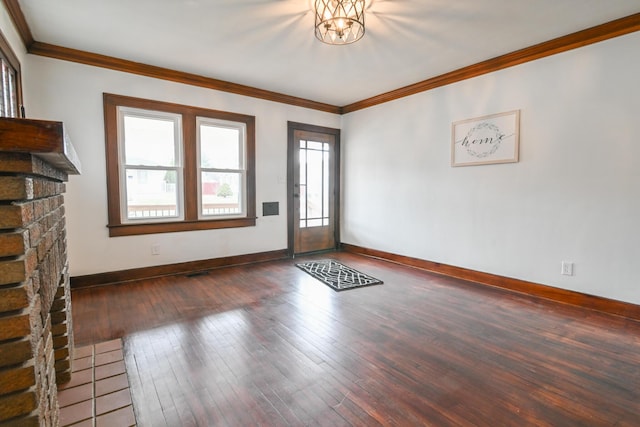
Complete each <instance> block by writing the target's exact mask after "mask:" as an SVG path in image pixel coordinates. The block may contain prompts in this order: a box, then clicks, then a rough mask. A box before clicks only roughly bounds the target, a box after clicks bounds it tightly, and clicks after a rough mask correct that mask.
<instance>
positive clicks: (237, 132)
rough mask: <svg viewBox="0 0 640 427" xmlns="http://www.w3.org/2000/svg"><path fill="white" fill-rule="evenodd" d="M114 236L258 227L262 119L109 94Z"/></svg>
mask: <svg viewBox="0 0 640 427" xmlns="http://www.w3.org/2000/svg"><path fill="white" fill-rule="evenodd" d="M104 109H105V132H106V147H107V187H108V188H107V192H108V201H109V224H108V227H109V234H110V236H123V235H134V234H149V233H164V232H174V231H187V230H203V229H212V228H229V227H246V226H252V225H255V158H254V157H255V118H254V117H253V116H247V115H242V114H235V113H228V112H222V111H216V110H208V109H203V108H196V107H189V106H184V105H178V104H170V103H165V102H158V101H149V100H144V99H138V98H130V97H124V96H119V95H111V94H105V95H104Z"/></svg>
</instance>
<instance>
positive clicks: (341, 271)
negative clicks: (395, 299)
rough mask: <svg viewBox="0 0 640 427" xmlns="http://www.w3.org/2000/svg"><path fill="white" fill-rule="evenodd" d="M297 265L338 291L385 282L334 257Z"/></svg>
mask: <svg viewBox="0 0 640 427" xmlns="http://www.w3.org/2000/svg"><path fill="white" fill-rule="evenodd" d="M296 266H297V267H299V268H301V269H302V270H304V271H306V272H307V273H309V274H310V275H312V276H313V277H315V278H316V279H318V280H320V281H321V282H323V283H324V284H326V285H329V286H331V287H332V288H333V289H335V290H336V291H343V290H345V289H352V288H358V287H360V286H369V285H381V284H382V283H383V282H382V280H378V279H376V278H375V277H371V276H369V275H367V274H364V273H360V272H359V271H357V270H354V269H353V268H351V267H347V266H346V265H344V264H340V263H339V262H337V261H334V260H332V259H325V260H320V261H309V262H303V263H300V264H296Z"/></svg>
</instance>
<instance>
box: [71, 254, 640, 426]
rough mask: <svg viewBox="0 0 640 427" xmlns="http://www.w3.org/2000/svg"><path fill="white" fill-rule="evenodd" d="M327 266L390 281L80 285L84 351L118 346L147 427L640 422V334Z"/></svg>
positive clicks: (212, 276)
mask: <svg viewBox="0 0 640 427" xmlns="http://www.w3.org/2000/svg"><path fill="white" fill-rule="evenodd" d="M323 258H334V259H338V260H340V261H342V262H343V263H345V264H347V265H349V266H351V267H353V268H356V269H358V270H360V271H362V272H365V273H368V274H370V275H372V276H375V277H377V278H379V279H382V280H383V281H384V282H385V284H384V285H377V286H370V287H366V288H360V289H353V290H348V291H343V292H335V291H333V290H332V289H330V288H329V287H328V286H326V285H324V284H322V283H321V282H319V281H317V280H315V279H313V278H312V277H311V276H309V275H307V274H306V273H304V272H303V271H301V270H300V269H298V268H296V267H295V266H294V263H295V261H293V260H284V261H277V262H268V263H262V264H255V265H250V266H243V267H232V268H223V269H218V270H212V271H210V272H209V274H208V275H202V276H196V277H191V278H189V277H185V276H176V277H165V278H159V279H154V280H144V281H138V282H131V283H128V284H121V285H113V286H105V287H100V288H93V289H83V290H78V291H74V293H73V320H74V333H75V339H76V343H77V345H83V344H90V343H95V342H100V341H104V340H109V339H113V338H118V337H123V339H124V346H125V360H126V366H127V370H128V373H129V381H130V384H131V393H132V397H133V404H134V408H135V411H136V414H137V418H138V425H140V426H153V427H156V426H169V427H175V426H214V425H215V426H254V425H263V426H280V425H282V426H286V425H293V426H300V425H324V426H342V425H356V426H376V425H392V426H425V425H428V426H529V425H532V426H638V425H640V323H638V322H634V321H630V320H627V319H624V318H621V317H615V316H611V315H605V314H601V313H597V312H594V311H589V310H581V309H579V308H576V307H572V306H568V305H563V304H559V303H555V302H550V301H545V300H541V299H536V298H532V297H528V296H525V295H520V294H516V293H510V292H507V291H504V290H500V289H494V288H491V287H487V286H483V285H476V284H472V283H467V282H464V281H461V280H455V279H450V278H446V277H441V276H437V275H433V274H430V273H427V272H424V271H420V270H416V269H411V268H406V267H402V266H398V265H394V264H391V263H387V262H384V261H379V260H374V259H371V258H365V257H361V256H358V255H353V254H346V253H336V254H328V255H324V256H323ZM303 259H308V258H303ZM299 260H300V259H298V260H296V261H299Z"/></svg>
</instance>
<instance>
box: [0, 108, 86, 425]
mask: <svg viewBox="0 0 640 427" xmlns="http://www.w3.org/2000/svg"><path fill="white" fill-rule="evenodd" d="M76 159H77V157H76V156H75V152H74V151H73V148H72V146H71V145H70V143H69V141H68V139H67V138H66V137H65V133H64V129H63V126H62V123H59V122H49V121H38V120H26V119H6V118H2V119H0V427H3V426H57V425H58V414H59V412H58V411H59V409H58V397H57V396H58V392H57V386H58V385H60V384H63V383H65V382H68V381H69V380H70V378H71V360H72V359H73V357H72V355H73V329H72V318H71V293H70V289H69V271H68V262H67V249H66V231H65V216H64V197H63V193H64V192H65V184H64V183H65V182H66V181H67V178H68V174H77V173H79V162H77V160H76Z"/></svg>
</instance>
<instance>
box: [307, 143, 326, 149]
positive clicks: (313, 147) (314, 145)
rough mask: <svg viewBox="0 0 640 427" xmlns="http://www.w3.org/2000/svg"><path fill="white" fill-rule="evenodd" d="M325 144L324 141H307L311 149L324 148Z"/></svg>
mask: <svg viewBox="0 0 640 427" xmlns="http://www.w3.org/2000/svg"><path fill="white" fill-rule="evenodd" d="M323 145H326V144H323V143H322V142H315V141H307V148H308V149H309V150H322V148H323V147H322V146H323Z"/></svg>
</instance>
